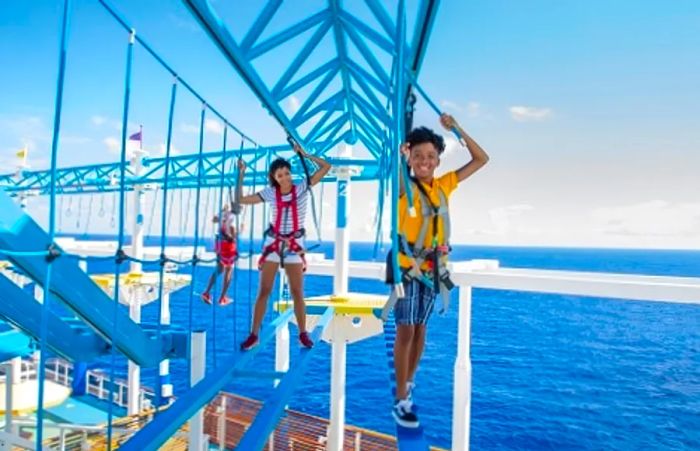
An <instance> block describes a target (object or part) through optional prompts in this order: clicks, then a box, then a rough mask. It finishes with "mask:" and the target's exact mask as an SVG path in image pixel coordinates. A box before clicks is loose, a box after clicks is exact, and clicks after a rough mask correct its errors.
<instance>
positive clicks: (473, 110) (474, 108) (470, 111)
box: [467, 102, 481, 117]
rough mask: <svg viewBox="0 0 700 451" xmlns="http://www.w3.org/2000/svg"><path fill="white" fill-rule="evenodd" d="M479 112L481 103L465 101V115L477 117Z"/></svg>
mask: <svg viewBox="0 0 700 451" xmlns="http://www.w3.org/2000/svg"><path fill="white" fill-rule="evenodd" d="M480 114H481V105H480V104H479V102H469V103H467V116H469V117H478V116H479V115H480Z"/></svg>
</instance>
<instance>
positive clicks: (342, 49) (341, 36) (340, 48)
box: [328, 0, 355, 140]
mask: <svg viewBox="0 0 700 451" xmlns="http://www.w3.org/2000/svg"><path fill="white" fill-rule="evenodd" d="M328 3H329V8H330V10H331V13H332V15H333V35H334V38H335V50H336V53H337V54H338V60H339V61H340V64H341V66H345V65H346V64H347V60H348V48H347V42H346V40H345V33H344V32H343V23H342V21H341V20H340V14H341V12H342V9H341V6H340V0H328ZM342 81H343V92H344V93H345V111H347V112H348V113H349V117H348V120H349V121H350V136H351V140H354V139H355V121H354V119H355V111H354V108H353V99H352V96H351V93H352V86H351V85H350V76H349V75H348V71H347V70H343V71H342Z"/></svg>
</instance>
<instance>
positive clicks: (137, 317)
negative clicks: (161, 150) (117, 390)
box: [127, 136, 146, 415]
mask: <svg viewBox="0 0 700 451" xmlns="http://www.w3.org/2000/svg"><path fill="white" fill-rule="evenodd" d="M142 139H143V136H142ZM145 154H146V153H145V152H144V151H143V150H141V149H134V151H133V153H132V156H131V166H132V168H133V171H134V176H135V177H139V176H140V175H141V168H142V167H143V157H144V155H145ZM133 197H134V201H133V204H134V218H133V220H134V222H133V233H132V239H131V252H132V254H133V256H134V257H135V258H137V259H142V258H143V234H144V227H143V211H144V201H145V197H144V193H143V186H142V185H135V186H134V196H133ZM129 271H130V272H132V273H141V272H142V267H141V263H139V262H136V261H133V260H132V261H131V264H130V267H129ZM141 294H142V293H141V290H132V291H131V294H130V297H131V299H129V317H130V318H131V320H132V321H134V322H135V323H140V322H141V299H140V298H139V296H140V295H141ZM127 371H128V377H127V381H128V385H129V389H128V392H127V393H128V402H127V412H128V414H129V415H135V414H137V413H138V412H140V411H141V402H140V399H141V397H140V394H141V368H140V367H139V366H138V365H137V364H135V363H134V362H132V361H131V360H130V361H129V368H128V370H127Z"/></svg>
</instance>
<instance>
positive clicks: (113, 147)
mask: <svg viewBox="0 0 700 451" xmlns="http://www.w3.org/2000/svg"><path fill="white" fill-rule="evenodd" d="M102 142H103V143H104V145H105V146H107V150H108V151H109V153H111V154H114V155H119V153H120V152H121V150H122V149H121V148H122V145H121V142H120V141H119V139H118V138H115V137H114V136H108V137H106V138H105V139H103V140H102Z"/></svg>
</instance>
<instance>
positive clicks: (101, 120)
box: [90, 114, 135, 132]
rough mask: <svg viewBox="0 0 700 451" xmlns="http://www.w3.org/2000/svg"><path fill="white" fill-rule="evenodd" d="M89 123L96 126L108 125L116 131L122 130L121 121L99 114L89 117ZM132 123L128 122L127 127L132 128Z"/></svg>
mask: <svg viewBox="0 0 700 451" xmlns="http://www.w3.org/2000/svg"><path fill="white" fill-rule="evenodd" d="M90 123H91V124H92V125H94V126H95V127H97V128H102V127H103V126H105V127H110V128H112V129H114V130H116V131H118V132H120V131H121V130H122V122H121V121H118V120H116V119H112V118H111V117H107V116H102V115H100V114H95V115H93V116H91V117H90ZM134 127H135V126H134V124H133V123H131V122H129V128H134Z"/></svg>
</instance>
